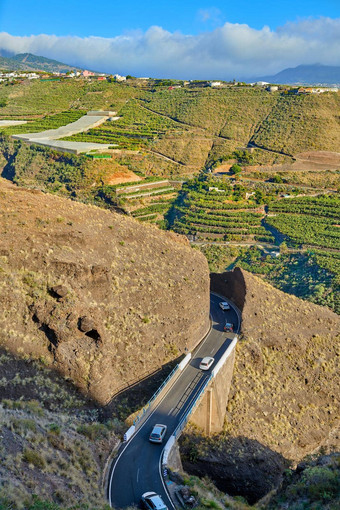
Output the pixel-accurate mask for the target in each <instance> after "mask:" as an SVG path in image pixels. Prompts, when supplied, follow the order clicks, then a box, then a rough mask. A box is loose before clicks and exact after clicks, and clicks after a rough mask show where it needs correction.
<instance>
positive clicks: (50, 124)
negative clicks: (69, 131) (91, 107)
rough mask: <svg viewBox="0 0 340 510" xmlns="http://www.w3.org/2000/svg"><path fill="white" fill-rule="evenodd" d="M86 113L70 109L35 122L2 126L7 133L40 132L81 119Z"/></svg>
mask: <svg viewBox="0 0 340 510" xmlns="http://www.w3.org/2000/svg"><path fill="white" fill-rule="evenodd" d="M85 114H86V112H85V111H84V110H70V111H66V112H61V113H57V114H55V115H50V116H47V117H44V118H42V119H38V120H35V121H33V122H28V123H27V124H22V125H19V126H14V127H13V126H11V127H8V128H2V129H1V131H3V132H4V133H6V134H7V135H12V134H20V133H39V132H40V131H45V130H47V129H56V128H59V127H61V126H66V125H67V124H70V123H71V122H75V121H76V120H78V119H80V117H82V116H83V115H85Z"/></svg>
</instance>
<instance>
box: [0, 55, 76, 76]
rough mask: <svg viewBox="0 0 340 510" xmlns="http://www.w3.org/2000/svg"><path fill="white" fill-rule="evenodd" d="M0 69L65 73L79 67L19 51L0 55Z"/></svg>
mask: <svg viewBox="0 0 340 510" xmlns="http://www.w3.org/2000/svg"><path fill="white" fill-rule="evenodd" d="M0 69H6V70H11V71H45V72H48V73H54V72H56V73H65V72H67V71H80V70H81V69H80V68H79V67H75V66H70V65H68V64H63V63H62V62H58V61H57V60H52V59H50V58H46V57H39V56H37V55H33V54H32V53H19V54H17V55H14V56H13V57H1V56H0Z"/></svg>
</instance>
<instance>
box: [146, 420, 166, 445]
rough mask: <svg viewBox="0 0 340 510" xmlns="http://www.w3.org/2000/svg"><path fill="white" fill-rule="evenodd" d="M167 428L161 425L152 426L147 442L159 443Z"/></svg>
mask: <svg viewBox="0 0 340 510" xmlns="http://www.w3.org/2000/svg"><path fill="white" fill-rule="evenodd" d="M167 428H168V427H167V426H166V425H162V424H161V423H157V424H156V425H154V427H153V429H152V431H151V434H150V437H149V441H151V443H161V442H162V441H163V438H164V436H165V434H166V431H167Z"/></svg>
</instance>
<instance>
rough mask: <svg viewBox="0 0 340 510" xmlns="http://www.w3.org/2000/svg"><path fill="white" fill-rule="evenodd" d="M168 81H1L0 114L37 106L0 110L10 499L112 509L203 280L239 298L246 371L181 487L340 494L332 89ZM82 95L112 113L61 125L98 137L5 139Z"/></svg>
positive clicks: (225, 493)
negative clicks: (114, 465)
mask: <svg viewBox="0 0 340 510" xmlns="http://www.w3.org/2000/svg"><path fill="white" fill-rule="evenodd" d="M169 82H170V84H169V83H168V82H167V83H166V84H164V83H162V81H161V80H158V81H157V80H142V81H139V80H137V79H134V78H132V77H131V79H129V80H127V81H126V83H125V82H124V83H116V82H114V81H112V80H105V81H100V82H99V81H95V80H89V81H86V80H84V79H67V80H66V79H60V80H58V81H48V80H47V81H39V80H36V81H35V82H34V83H32V82H28V81H22V82H15V83H13V84H11V85H5V84H0V101H2V103H1V104H2V105H3V106H1V107H0V120H11V121H20V120H21V121H27V123H26V124H23V125H16V126H13V125H12V126H9V127H2V126H0V176H1V177H0V231H1V238H0V286H1V293H0V302H1V312H0V326H1V328H0V344H1V349H2V353H1V356H0V367H1V386H2V399H1V407H0V409H1V415H0V418H1V423H2V440H3V442H2V445H1V448H2V449H1V453H0V455H1V459H2V467H1V477H2V479H3V480H4V483H3V484H2V485H0V508H1V510H2V509H3V510H12V509H13V510H21V509H22V508H25V509H26V508H27V510H64V509H66V508H67V509H71V508H75V507H76V508H79V509H84V510H85V509H89V508H91V509H92V508H93V509H98V510H104V509H105V508H106V507H105V505H106V499H105V490H104V486H105V484H107V476H108V466H109V465H110V462H111V460H112V459H113V458H114V456H115V455H116V454H117V451H118V448H119V446H120V444H121V437H122V434H123V433H124V431H125V430H126V427H127V424H129V423H131V420H132V418H133V417H134V416H135V415H136V413H138V410H140V409H141V408H143V406H144V405H145V403H146V402H147V401H148V399H149V398H150V396H151V395H152V394H153V392H154V391H156V390H157V388H158V387H159V386H160V384H161V382H162V380H163V379H165V378H166V376H167V375H168V374H169V373H171V370H172V369H173V367H174V366H176V363H177V362H178V361H179V360H181V359H182V358H183V356H184V355H185V354H186V353H187V352H188V351H190V352H191V351H192V350H193V349H195V348H196V346H197V345H198V343H199V342H200V341H201V340H202V339H203V338H204V336H205V334H206V331H207V329H208V326H209V292H210V290H213V291H215V292H217V293H218V294H220V295H221V296H224V297H225V298H227V299H229V300H231V301H232V302H233V303H235V304H236V305H237V306H238V307H239V309H240V310H241V313H242V323H241V330H240V335H239V342H238V344H237V348H236V358H235V366H234V370H233V379H232V383H231V389H230V394H229V400H228V404H227V408H226V417H225V420H224V424H223V428H222V430H221V431H220V432H219V433H217V434H213V435H212V436H210V437H208V436H206V435H205V434H204V432H203V431H202V430H201V429H200V428H199V427H198V426H196V425H194V424H193V422H192V423H191V424H190V425H189V426H187V428H186V429H185V431H184V434H183V435H182V437H181V439H180V441H179V449H180V455H181V462H182V468H183V469H184V471H185V473H182V474H178V477H179V479H177V482H176V483H178V484H179V485H183V486H185V487H188V488H189V489H190V490H191V491H192V493H193V494H194V495H195V497H196V496H197V498H199V501H200V503H199V506H198V508H199V509H203V508H220V509H221V510H224V508H234V509H236V510H237V509H239V510H245V509H248V508H256V509H259V510H260V509H266V510H271V509H274V508H277V509H280V508H292V509H293V510H300V508H303V506H298V505H299V504H300V503H301V502H299V503H296V506H294V505H295V500H296V501H297V500H298V499H299V498H301V499H303V498H305V499H304V501H307V503H306V504H308V505H310V506H307V507H306V506H305V508H313V509H314V508H315V509H317V508H325V509H327V510H334V509H335V508H336V507H337V503H338V502H339V494H338V490H339V487H338V484H337V482H336V481H335V480H336V476H337V473H338V467H339V466H338V460H337V454H336V453H334V452H336V451H339V428H338V425H339V423H338V415H339V399H338V391H337V389H338V387H339V371H338V360H339V349H338V345H339V344H338V340H339V337H338V335H339V313H340V263H339V261H340V242H339V218H340V199H339V194H338V193H339V190H340V156H339V154H340V125H339V122H338V117H337V112H338V109H339V106H340V93H324V94H320V95H311V94H310V95H308V94H306V95H301V94H295V93H294V94H293V93H292V92H291V90H290V88H289V87H285V88H284V87H283V88H281V89H279V90H278V91H275V92H270V91H268V90H265V88H261V87H250V86H247V85H232V84H229V85H228V86H226V87H224V88H221V89H214V88H212V87H202V88H200V87H199V86H195V83H193V84H190V86H187V85H184V83H179V82H171V81H169ZM90 110H102V111H106V110H109V111H114V112H117V118H116V119H115V120H114V121H110V120H107V121H105V122H103V123H101V124H100V125H98V126H97V127H90V128H89V129H87V130H86V131H84V132H82V133H77V134H74V135H72V136H68V137H66V138H65V139H64V140H63V142H65V144H66V143H69V142H71V143H90V144H101V145H102V146H103V150H100V151H95V150H89V151H86V152H85V153H84V154H81V155H78V154H71V153H69V152H67V151H66V152H61V151H58V150H52V149H50V148H48V147H43V146H39V145H36V144H34V140H33V139H32V140H31V142H32V143H31V142H30V143H27V141H24V140H16V139H14V138H12V136H13V135H22V134H25V133H29V134H30V135H31V134H32V133H39V132H41V131H45V130H52V129H58V128H60V127H62V126H65V125H66V124H68V123H70V122H75V121H77V120H78V119H80V118H81V117H82V116H83V115H86V113H87V112H88V111H90ZM32 136H33V135H32ZM104 147H105V149H104ZM218 327H219V326H218ZM193 421H194V420H193ZM112 452H113V453H112ZM301 465H302V466H303V467H299V466H301ZM235 466H237V469H236V470H235ZM321 466H322V468H321ZM320 470H321V471H320ZM316 472H317V473H318V476H319V478H318V483H319V485H317V484H316V485H317V487H318V491H315V492H313V490H312V489H310V487H311V484H313V483H314V482H313V480H314V478H313V477H314V475H315V473H316ZM133 476H135V475H133ZM174 476H175V477H176V476H177V475H176V473H175V474H174ZM315 476H316V475H315ZM207 477H209V478H210V479H211V480H212V481H211V480H208V479H207ZM137 481H138V480H137ZM212 482H213V483H212ZM315 483H316V482H315ZM290 484H291V485H290ZM327 484H328V485H327ZM314 485H315V484H314ZM272 491H273V492H272ZM327 491H328V492H327ZM33 493H34V494H35V496H33V495H32V494H33ZM326 493H327V494H328V495H329V496H327V495H325V494H326ZM294 498H295V499H294ZM308 498H309V499H308ZM337 498H338V499H337ZM299 501H300V500H299ZM284 502H288V503H287V504H289V505H290V506H284V504H285V503H284ZM314 503H315V504H314ZM301 504H302V503H301ZM313 505H314V506H313ZM315 505H316V506H315ZM317 505H319V506H317ZM320 505H321V506H320ZM332 505H333V506H332Z"/></svg>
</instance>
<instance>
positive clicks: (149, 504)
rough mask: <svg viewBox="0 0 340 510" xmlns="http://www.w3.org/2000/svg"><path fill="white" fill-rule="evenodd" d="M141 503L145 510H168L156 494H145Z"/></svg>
mask: <svg viewBox="0 0 340 510" xmlns="http://www.w3.org/2000/svg"><path fill="white" fill-rule="evenodd" d="M141 503H142V506H143V508H145V510H168V507H167V506H166V504H165V503H164V501H163V500H162V498H161V497H160V496H158V494H156V493H155V492H144V494H143V495H142V499H141Z"/></svg>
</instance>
